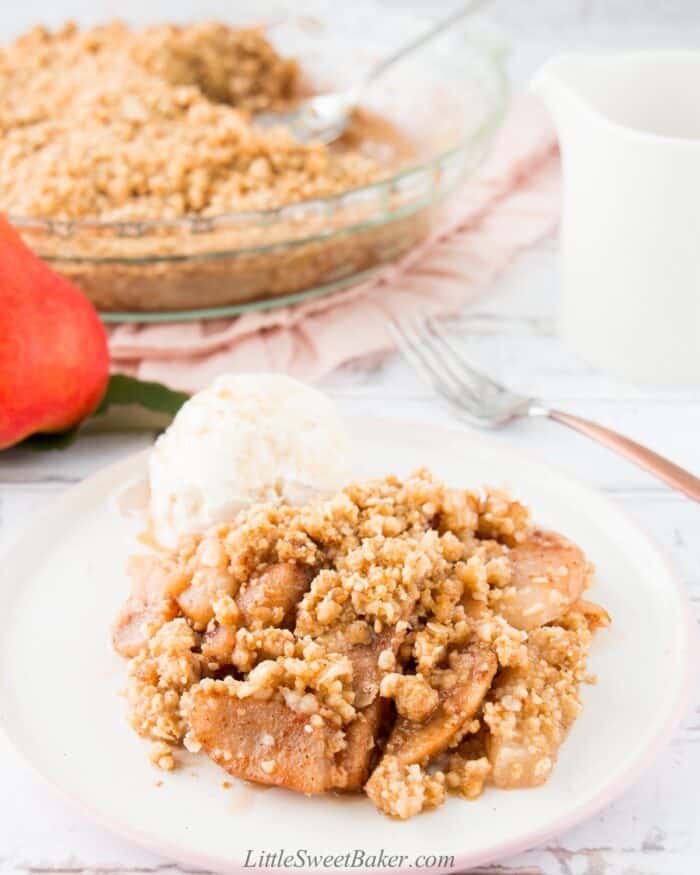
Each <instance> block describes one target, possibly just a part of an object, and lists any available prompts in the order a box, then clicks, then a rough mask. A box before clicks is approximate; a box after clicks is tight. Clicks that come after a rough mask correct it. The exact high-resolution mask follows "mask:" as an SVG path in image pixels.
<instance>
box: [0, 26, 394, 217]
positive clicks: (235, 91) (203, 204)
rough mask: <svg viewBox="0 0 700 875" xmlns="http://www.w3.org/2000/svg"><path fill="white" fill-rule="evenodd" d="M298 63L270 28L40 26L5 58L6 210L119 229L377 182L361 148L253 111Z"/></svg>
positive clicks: (282, 100) (289, 93) (0, 132)
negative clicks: (307, 139) (299, 131)
mask: <svg viewBox="0 0 700 875" xmlns="http://www.w3.org/2000/svg"><path fill="white" fill-rule="evenodd" d="M297 79H298V65H297V62H296V61H295V60H292V59H287V58H282V57H280V55H279V54H278V53H277V52H276V51H275V50H274V49H273V47H272V46H271V44H270V43H269V42H268V40H267V39H266V38H265V36H264V35H263V33H262V32H261V31H260V30H258V29H233V28H231V27H228V26H227V25H224V24H221V23H217V22H203V23H194V24H188V25H184V26H180V27H178V26H174V25H159V26H154V27H148V28H146V29H144V30H131V29H129V28H128V27H127V26H126V25H125V24H123V23H121V22H113V23H111V24H108V25H105V26H101V27H95V28H92V29H88V30H80V29H78V28H77V27H76V25H75V24H72V23H69V24H67V25H65V26H64V27H63V28H62V29H61V30H58V31H56V32H53V33H51V32H49V31H48V30H46V29H45V28H43V27H36V28H34V29H33V30H31V31H30V32H28V33H27V34H25V35H24V36H22V37H20V38H19V39H18V40H16V41H15V42H14V43H12V44H11V45H9V46H7V47H6V48H4V49H3V50H2V51H0V192H1V194H0V209H2V210H3V211H4V212H8V213H10V214H11V215H16V216H35V217H46V218H57V219H84V218H93V219H94V218H99V219H101V220H105V221H107V220H109V221H126V220H146V219H172V218H177V217H180V216H184V215H190V214H199V215H201V216H205V217H206V216H213V215H217V214H224V213H230V212H235V211H239V210H258V209H269V208H273V207H277V206H281V205H284V204H290V203H295V202H298V201H301V200H305V199H308V198H315V197H321V196H325V195H331V194H335V193H338V192H340V191H343V190H347V189H349V188H354V187H356V186H359V185H363V184H365V183H368V182H371V181H374V180H375V179H377V178H379V176H380V175H381V168H380V167H379V165H378V164H377V163H376V162H375V161H374V160H372V159H370V158H369V157H367V156H365V155H363V154H362V153H361V151H359V150H357V149H348V150H346V151H342V150H338V149H329V148H326V147H325V146H322V145H320V144H308V145H304V144H301V143H299V142H297V141H296V140H295V139H294V138H293V137H292V136H291V134H290V133H289V132H288V131H286V130H285V129H283V128H282V127H276V128H267V129H263V128H258V127H256V126H255V125H254V124H252V123H251V113H254V112H258V111H261V110H268V111H269V110H275V109H278V108H281V107H283V106H284V105H286V104H288V103H289V101H290V99H291V98H292V97H293V96H294V94H295V90H296V87H297Z"/></svg>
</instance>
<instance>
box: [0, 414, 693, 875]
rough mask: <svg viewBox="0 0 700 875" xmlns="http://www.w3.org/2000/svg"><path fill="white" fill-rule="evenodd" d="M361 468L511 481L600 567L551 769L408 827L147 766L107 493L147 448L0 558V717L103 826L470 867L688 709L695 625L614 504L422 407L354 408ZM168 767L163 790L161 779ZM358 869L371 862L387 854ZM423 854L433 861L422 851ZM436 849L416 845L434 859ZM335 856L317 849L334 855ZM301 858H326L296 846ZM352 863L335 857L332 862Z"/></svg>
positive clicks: (581, 814)
mask: <svg viewBox="0 0 700 875" xmlns="http://www.w3.org/2000/svg"><path fill="white" fill-rule="evenodd" d="M352 428H353V431H354V433H355V447H356V455H357V459H356V474H357V476H366V475H382V474H386V473H387V472H389V471H395V472H397V473H400V474H405V473H408V472H409V471H410V470H411V469H413V468H415V467H418V466H421V465H427V466H429V467H430V468H432V469H433V470H434V471H435V472H436V473H437V474H438V475H440V476H443V477H445V478H446V479H447V480H448V481H449V482H451V483H452V484H454V485H464V486H477V485H480V484H482V483H492V484H495V485H506V486H508V487H510V488H511V489H512V490H513V491H514V493H515V494H516V495H517V496H518V497H520V498H522V499H523V500H525V502H526V503H527V504H529V505H530V506H531V507H532V508H533V509H534V513H535V516H536V519H537V520H538V522H540V523H542V524H543V525H549V526H552V527H555V528H557V529H559V530H561V531H562V532H564V533H565V534H567V535H569V536H570V537H572V538H573V539H574V540H576V541H577V542H578V543H579V544H581V545H582V547H583V548H584V549H585V551H586V553H587V554H588V556H589V557H590V558H591V559H592V560H593V561H594V562H595V564H596V566H597V568H598V583H597V584H596V586H595V589H594V590H593V592H592V598H594V599H596V600H597V601H600V603H601V604H603V605H604V606H605V607H606V608H607V609H608V610H609V611H610V613H611V614H612V617H613V625H612V626H611V628H610V629H608V630H604V631H602V632H600V633H598V635H597V636H596V640H595V643H594V646H593V652H592V657H591V670H592V671H593V672H596V673H597V674H598V676H599V681H598V684H597V685H596V686H592V687H587V688H586V689H585V690H584V693H583V696H584V700H585V708H584V711H583V714H582V716H581V717H580V719H579V720H578V721H577V723H576V724H575V726H574V728H573V730H572V732H571V734H570V736H569V738H568V740H567V742H566V744H565V745H564V747H563V749H562V751H561V755H560V758H559V762H558V764H557V766H556V768H555V770H554V773H553V775H552V777H551V779H550V780H549V782H548V783H547V784H546V785H545V786H544V787H542V788H539V789H537V790H524V791H511V792H504V791H499V790H495V789H488V790H487V791H486V793H485V794H484V795H483V796H482V797H481V798H480V799H479V800H477V801H475V802H466V801H463V800H461V799H450V800H449V801H448V802H447V803H446V804H445V805H444V806H443V807H442V808H440V809H438V810H437V811H434V812H431V813H428V814H424V815H421V816H419V817H417V818H414V819H413V820H411V821H409V822H407V823H398V822H394V821H392V820H389V819H387V818H385V817H383V816H382V815H380V814H378V813H377V812H376V811H375V809H374V808H373V806H372V805H371V803H370V802H369V801H368V800H367V799H365V798H364V797H362V798H339V797H333V796H326V797H324V798H313V799H307V798H305V797H303V796H299V795H296V794H293V793H290V792H287V791H284V790H276V789H272V790H267V789H264V788H257V787H251V786H248V785H246V784H243V783H240V782H235V781H233V779H231V780H232V783H233V787H232V788H229V789H227V788H224V787H223V782H224V780H227V776H226V775H225V774H224V773H223V772H222V771H220V770H219V769H218V768H217V767H216V766H214V765H213V764H212V763H211V762H209V761H207V760H206V758H205V757H203V756H200V757H191V758H190V759H189V760H188V762H187V766H186V767H185V768H183V769H181V770H179V771H177V772H174V773H172V774H163V773H159V772H157V771H156V770H155V769H154V768H153V767H152V766H151V765H150V763H149V762H148V758H147V747H148V745H147V743H146V742H144V741H142V740H141V739H139V738H137V736H136V735H135V734H134V733H133V732H132V731H131V729H130V728H129V727H128V726H127V723H126V721H125V705H124V701H123V699H122V698H121V697H120V696H119V695H118V691H119V690H120V689H121V688H122V686H123V684H124V679H125V674H126V671H125V669H126V666H125V663H124V661H123V660H122V659H120V658H119V657H118V656H116V655H115V654H114V653H113V652H112V651H111V649H110V645H109V628H110V623H111V622H112V619H113V617H114V615H115V613H116V611H117V609H118V607H119V605H120V603H121V602H122V600H123V599H124V597H125V596H126V594H127V591H128V589H129V583H128V580H127V577H126V573H125V568H126V562H127V557H128V555H129V553H130V552H132V551H133V549H134V546H135V544H136V542H135V540H134V538H135V535H136V534H137V532H138V527H139V524H140V523H139V521H138V520H137V519H136V518H134V517H125V516H124V515H123V514H122V513H120V510H119V505H118V501H117V497H118V495H119V494H120V492H123V490H124V488H125V486H126V485H127V484H128V483H129V482H135V481H138V480H139V479H140V478H143V477H144V475H145V461H146V457H145V455H144V454H141V455H138V456H134V457H131V458H129V459H126V460H124V461H122V462H119V463H118V464H116V465H113V466H111V467H109V468H107V469H106V470H105V471H103V472H102V473H100V474H98V475H97V476H95V477H92V478H91V479H90V480H87V481H86V482H84V483H82V484H80V485H79V486H77V487H75V488H74V489H71V490H70V491H69V492H67V493H66V494H65V495H64V496H63V497H62V498H61V499H60V500H59V501H58V502H56V503H55V504H54V505H53V507H52V508H51V509H50V510H49V511H48V512H47V513H46V514H45V515H44V517H43V518H42V519H39V520H37V521H36V522H35V523H34V524H33V526H32V528H31V530H30V531H28V532H27V533H26V534H25V535H24V537H23V538H22V539H21V540H20V541H19V542H18V543H17V544H16V546H15V547H14V549H13V551H12V552H11V553H10V555H9V556H8V557H6V558H5V560H4V564H3V566H2V585H1V587H0V615H2V617H3V635H2V638H1V640H0V720H1V722H2V724H3V726H4V729H5V731H6V733H7V735H8V736H9V738H10V740H11V741H12V742H13V743H14V745H15V747H16V748H17V750H18V751H19V752H20V753H21V754H22V755H23V756H24V757H25V758H26V759H27V760H28V761H29V762H30V763H31V764H32V765H33V766H34V767H35V769H36V770H37V771H38V772H39V773H40V774H41V775H43V776H44V777H45V778H46V779H47V780H48V781H49V782H50V783H51V784H53V785H54V786H55V787H57V788H58V789H59V790H61V791H62V792H63V793H64V794H65V795H67V796H69V797H70V798H72V799H73V800H75V801H76V802H78V803H79V804H81V805H82V807H83V809H84V810H85V811H86V812H88V813H89V814H90V815H91V816H93V817H94V818H95V819H96V820H98V821H99V822H100V823H101V824H102V825H104V826H107V827H109V828H110V829H112V830H114V831H115V832H117V833H119V834H121V835H123V836H127V837H129V838H131V839H133V840H134V841H136V842H138V843H140V844H142V845H144V846H146V847H148V848H149V849H151V850H153V851H155V852H157V853H160V854H162V855H163V856H166V857H169V858H173V859H177V860H180V861H184V862H187V863H189V864H192V865H197V866H201V867H204V868H209V869H217V870H220V871H230V872H234V871H239V870H240V868H241V867H242V865H243V863H244V862H245V861H246V855H247V853H248V852H249V851H250V852H252V857H250V858H249V862H252V861H256V860H257V859H258V854H260V853H261V852H263V851H279V850H281V849H284V850H285V851H286V852H287V853H293V852H295V851H297V850H306V851H308V852H309V854H312V855H314V854H315V855H320V856H321V857H323V856H325V855H329V854H337V855H344V854H347V853H348V852H353V851H354V849H361V850H362V851H364V852H365V853H366V854H367V855H371V854H378V853H379V851H380V849H383V851H384V854H385V857H384V860H386V855H387V854H389V855H393V854H396V855H399V854H403V855H407V857H406V859H405V863H404V865H403V866H399V867H397V869H396V870H395V871H404V870H407V869H408V868H411V866H410V864H414V865H413V867H412V868H414V869H415V868H419V864H420V862H421V861H419V860H417V859H416V858H418V857H419V856H421V855H423V856H428V855H438V856H439V855H453V856H454V862H455V866H457V867H459V868H465V867H468V866H474V865H479V864H483V863H485V862H487V861H492V860H494V859H496V858H498V857H502V856H505V855H508V854H513V853H517V852H520V851H522V850H524V849H525V848H527V847H529V846H532V845H533V844H536V843H538V842H541V841H543V840H545V839H546V838H548V837H550V836H552V835H554V834H556V833H558V832H561V831H563V830H565V829H567V828H569V827H571V826H572V825H573V824H574V823H576V822H578V821H580V820H582V819H583V818H585V817H588V816H590V815H591V814H593V813H594V812H595V811H597V810H598V809H600V808H601V807H602V806H604V805H606V804H607V803H609V802H610V801H611V800H612V799H613V798H615V797H616V796H617V795H618V794H619V793H620V792H621V791H622V789H623V788H624V787H625V786H626V785H627V784H629V783H630V781H631V780H633V778H634V777H635V776H636V775H637V774H638V773H639V771H640V770H641V769H642V768H643V767H644V766H646V765H648V764H649V762H650V760H651V758H652V757H653V755H654V753H655V752H656V751H657V750H658V748H659V746H660V745H661V744H662V742H664V741H665V740H666V739H667V737H668V735H669V734H670V732H671V731H672V729H673V727H674V726H675V724H676V722H677V720H678V719H679V717H680V714H681V712H682V708H683V706H684V699H685V696H686V694H687V689H688V685H689V684H688V680H689V662H690V649H691V640H692V639H691V631H690V622H689V616H690V615H689V612H688V609H687V604H686V598H685V594H684V592H683V589H682V586H681V584H680V583H679V582H678V580H677V579H676V578H675V576H674V573H673V571H672V570H671V568H670V567H669V565H668V564H667V563H666V561H665V559H664V558H663V556H662V555H661V554H660V552H659V550H658V549H657V547H656V546H655V545H654V544H653V543H652V542H651V541H650V540H649V539H648V538H647V537H646V536H645V535H644V534H643V533H642V532H641V531H640V530H639V529H638V528H637V527H636V526H635V524H634V523H632V522H631V521H630V520H629V519H628V518H627V516H625V514H624V513H623V512H622V511H621V510H620V509H619V508H618V507H617V506H616V505H615V504H613V503H612V502H610V501H609V500H608V499H606V498H604V497H602V496H601V495H599V494H597V493H595V492H593V491H591V490H590V489H588V488H586V487H584V486H582V485H581V484H579V483H577V482H575V481H573V480H570V479H569V478H568V477H566V476H564V475H562V474H561V473H559V472H558V471H556V470H554V469H552V468H550V467H548V466H546V465H544V464H542V463H540V462H537V461H535V460H532V459H530V458H528V457H525V456H523V455H521V454H519V453H515V452H512V451H509V450H505V449H503V448H502V447H500V446H498V447H497V446H493V445H490V444H488V443H486V442H484V441H482V440H476V439H475V438H474V437H473V436H471V435H470V434H468V433H466V432H462V431H458V430H449V429H438V428H434V427H429V426H425V425H421V424H418V423H401V422H388V421H386V422H382V421H377V420H373V421H371V422H370V423H364V424H363V423H359V422H357V423H352ZM161 780H162V782H163V783H162V786H157V784H158V782H159V781H161ZM376 862H377V865H375V866H371V865H370V866H369V867H368V868H367V869H365V870H364V871H376V870H379V869H381V868H382V867H381V862H380V861H376ZM423 862H425V861H423ZM431 862H432V868H437V867H438V865H439V861H438V860H435V861H427V863H428V866H427V868H431V866H430V863H431ZM325 865H327V864H325ZM303 868H304V869H305V870H306V871H312V870H319V871H324V865H322V864H320V865H314V864H313V862H311V861H309V860H306V865H304V866H303ZM344 868H347V867H344V866H343V865H341V866H339V867H336V868H334V870H333V871H336V872H337V871H342V870H343V869H344Z"/></svg>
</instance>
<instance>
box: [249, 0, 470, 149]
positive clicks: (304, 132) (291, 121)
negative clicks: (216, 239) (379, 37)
mask: <svg viewBox="0 0 700 875" xmlns="http://www.w3.org/2000/svg"><path fill="white" fill-rule="evenodd" d="M484 2H485V0H470V2H469V3H465V4H464V5H462V6H460V7H459V9H456V10H455V11H454V12H452V13H451V14H450V15H449V16H448V17H447V18H445V19H443V20H442V21H439V22H438V23H437V24H435V25H433V27H431V28H430V30H428V31H426V32H425V33H423V34H421V35H420V36H419V37H416V38H415V39H413V40H411V42H409V43H406V44H405V45H403V46H402V47H401V48H400V49H397V50H396V51H395V52H393V53H392V54H391V55H389V56H388V57H386V58H383V59H382V60H381V61H379V63H378V64H375V66H374V67H372V69H371V70H370V71H369V72H368V73H366V74H365V75H364V76H363V78H362V79H361V80H360V81H359V82H358V83H357V84H356V85H353V86H351V87H350V88H347V89H345V90H344V91H337V92H332V93H330V94H318V95H316V96H315V97H310V98H308V99H306V100H303V101H301V102H300V103H299V104H297V105H296V107H295V108H294V109H293V110H292V111H291V112H288V113H274V112H264V113H260V114H259V115H256V116H255V123H256V124H257V125H258V126H260V127H275V126H280V125H281V126H283V127H286V128H289V130H290V131H291V132H292V134H293V135H294V137H295V138H296V139H297V140H299V141H300V142H302V143H308V142H309V141H311V140H314V141H316V142H321V143H332V142H333V140H337V139H338V137H340V136H341V135H342V134H343V132H344V131H345V129H346V128H347V126H348V123H349V121H350V115H351V113H352V111H353V109H354V108H355V107H356V106H357V105H358V103H359V102H360V98H361V97H362V94H363V93H364V91H365V89H367V88H368V87H369V86H370V85H372V84H373V83H374V81H375V80H376V79H378V78H379V77H380V76H382V75H383V74H384V73H385V72H386V71H387V70H388V69H389V68H390V67H393V66H394V64H396V63H398V62H399V61H402V60H403V59H404V58H405V57H407V56H408V55H410V54H411V53H412V52H414V51H417V50H418V49H420V48H422V47H423V46H424V45H425V44H426V43H427V42H429V41H430V40H431V39H433V37H436V36H438V35H439V34H441V33H443V32H444V31H446V30H448V29H449V28H450V27H451V26H452V25H453V24H455V23H456V22H458V21H460V20H461V19H462V18H464V17H465V16H466V15H468V14H470V13H471V12H474V11H475V10H476V9H477V8H478V7H479V6H481V5H483V3H484Z"/></svg>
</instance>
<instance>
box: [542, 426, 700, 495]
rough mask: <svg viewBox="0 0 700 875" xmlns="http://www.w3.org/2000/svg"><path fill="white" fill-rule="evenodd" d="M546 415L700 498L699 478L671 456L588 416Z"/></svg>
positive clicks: (675, 486) (684, 491)
mask: <svg viewBox="0 0 700 875" xmlns="http://www.w3.org/2000/svg"><path fill="white" fill-rule="evenodd" d="M547 416H549V418H550V419H553V420H555V421H556V422H560V423H561V424H562V425H567V426H568V427H569V428H573V429H575V430H576V431H580V432H581V433H582V434H585V435H586V436H587V437H589V438H592V439H593V440H594V441H598V443H600V444H603V445H604V446H606V447H608V449H610V450H614V451H615V452H616V453H619V454H620V455H621V456H624V457H625V458H626V459H629V461H630V462H634V463H635V464H637V465H639V467H640V468H644V469H645V470H646V471H648V472H649V473H650V474H653V475H654V476H655V477H658V478H659V479H660V480H663V481H664V482H665V483H668V485H669V486H672V487H673V488H674V489H678V490H679V491H680V492H683V493H685V495H687V496H688V498H692V499H693V500H694V501H700V478H698V477H696V476H695V475H694V474H691V473H690V471H686V470H685V468H681V467H680V466H679V465H675V464H674V463H673V462H670V461H669V460H668V459H664V457H663V456H660V455H659V454H658V453H655V452H654V451H653V450H650V449H648V448H647V447H643V446H642V445H641V444H638V443H636V441H633V440H630V439H629V438H627V437H624V435H621V434H618V433H617V432H615V431H612V430H611V429H609V428H605V427H604V426H602V425H598V424H597V423H595V422H591V421H590V420H588V419H583V418H581V417H580V416H573V415H572V414H571V413H563V412H562V411H561V410H548V411H547Z"/></svg>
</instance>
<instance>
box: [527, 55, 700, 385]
mask: <svg viewBox="0 0 700 875" xmlns="http://www.w3.org/2000/svg"><path fill="white" fill-rule="evenodd" d="M532 87H533V89H534V91H535V92H536V93H537V94H539V95H540V96H541V98H542V99H543V100H544V102H545V104H546V105H547V107H548V109H549V110H550V112H551V114H552V117H553V119H554V123H555V125H556V128H557V131H558V133H559V138H560V143H561V152H562V166H563V175H564V215H563V224H562V238H561V251H562V304H561V331H562V335H563V337H564V338H565V340H566V341H567V342H568V343H569V344H570V346H571V347H572V348H573V349H574V350H575V351H577V352H578V353H579V354H580V355H581V356H582V357H584V358H585V359H587V360H588V361H589V362H590V363H591V364H593V365H596V366H599V367H603V368H607V369H609V370H610V371H612V372H614V373H615V374H617V375H619V376H622V377H626V378H628V379H631V380H638V381H644V382H657V383H661V382H682V383H698V384H700V52H686V51H671V52H669V51H655V52H634V53H630V54H622V55H616V56H612V57H590V56H586V55H573V54H572V55H566V56H561V57H558V58H555V59H553V60H552V61H550V62H549V63H547V64H546V65H545V66H544V68H543V69H541V70H540V72H539V73H538V74H537V76H536V77H535V79H534V81H533V83H532Z"/></svg>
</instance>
